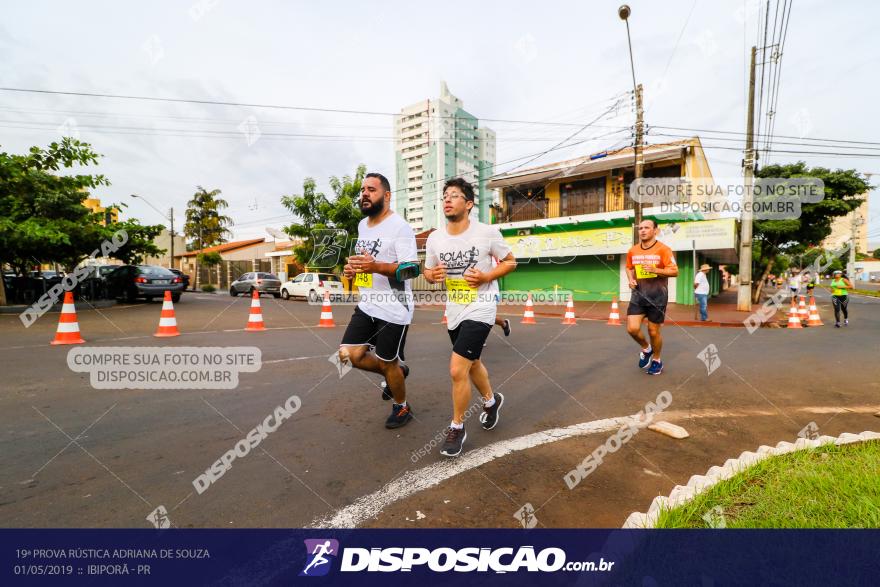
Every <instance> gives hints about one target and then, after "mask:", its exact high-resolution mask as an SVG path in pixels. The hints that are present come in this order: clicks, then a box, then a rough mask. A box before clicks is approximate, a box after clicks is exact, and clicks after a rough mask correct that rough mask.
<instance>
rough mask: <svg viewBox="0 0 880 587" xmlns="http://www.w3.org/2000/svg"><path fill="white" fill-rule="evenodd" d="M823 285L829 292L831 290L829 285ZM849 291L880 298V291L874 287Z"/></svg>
mask: <svg viewBox="0 0 880 587" xmlns="http://www.w3.org/2000/svg"><path fill="white" fill-rule="evenodd" d="M821 287H823V288H825V289H826V290H828V291H829V292H830V291H831V288H830V287H828V286H825V285H823V286H821ZM849 293H854V294H859V295H863V296H871V297H874V298H880V291H875V290H873V289H851V290H849Z"/></svg>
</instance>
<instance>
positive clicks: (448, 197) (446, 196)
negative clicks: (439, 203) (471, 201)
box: [440, 194, 465, 202]
mask: <svg viewBox="0 0 880 587" xmlns="http://www.w3.org/2000/svg"><path fill="white" fill-rule="evenodd" d="M440 199H441V200H443V201H444V202H445V201H446V200H450V201H451V200H463V199H465V197H464V196H462V195H461V194H443V197H442V198H440Z"/></svg>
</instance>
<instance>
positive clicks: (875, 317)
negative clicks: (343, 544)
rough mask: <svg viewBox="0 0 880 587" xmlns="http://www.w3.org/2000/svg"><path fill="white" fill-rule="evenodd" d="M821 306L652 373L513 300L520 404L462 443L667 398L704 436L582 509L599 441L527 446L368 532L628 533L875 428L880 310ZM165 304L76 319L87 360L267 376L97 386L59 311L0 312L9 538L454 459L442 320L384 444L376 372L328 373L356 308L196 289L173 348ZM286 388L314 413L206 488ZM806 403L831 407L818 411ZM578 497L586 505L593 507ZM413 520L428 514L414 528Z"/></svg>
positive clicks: (222, 509) (316, 503)
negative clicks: (729, 473) (722, 473)
mask: <svg viewBox="0 0 880 587" xmlns="http://www.w3.org/2000/svg"><path fill="white" fill-rule="evenodd" d="M817 297H818V298H819V303H820V306H821V313H822V317H823V319H824V320H825V323H826V326H825V327H822V328H809V329H804V330H802V331H787V330H785V329H761V330H759V331H757V332H755V333H754V334H751V335H750V334H748V333H747V331H746V330H745V329H732V328H727V329H711V328H681V327H669V328H667V329H666V330H665V340H666V343H665V344H666V346H665V350H664V358H665V362H666V372H665V373H664V374H663V375H661V376H659V377H649V376H647V375H645V374H643V373H642V372H640V371H639V370H638V369H637V368H636V366H635V361H636V353H637V349H636V346H635V344H634V343H632V341H631V340H629V338H628V337H627V336H626V334H625V332H624V330H623V329H622V328H621V327H617V328H615V327H609V326H606V325H604V324H602V323H597V322H586V321H584V322H580V323H579V324H577V325H576V326H573V327H565V326H562V325H560V324H559V323H558V322H557V321H555V320H550V319H547V318H545V319H539V322H540V324H538V325H536V326H523V325H520V324H519V318H518V316H521V308H518V307H513V308H505V309H503V312H505V313H509V314H510V317H511V319H512V321H513V325H514V331H513V334H512V335H511V337H510V338H508V339H505V338H504V337H503V335H502V333H501V332H500V329H498V328H495V329H493V335H492V336H491V337H490V341H489V344H488V347H487V348H486V349H485V351H484V355H483V357H484V362H485V364H486V366H487V368H488V369H489V372H490V376H491V379H492V381H493V384H494V386H495V390H496V391H500V392H501V393H503V394H504V395H505V397H506V401H505V407H504V411H503V416H502V420H501V423H500V424H499V426H498V428H496V429H495V430H493V431H491V432H486V431H483V430H481V429H480V428H479V426H478V424H477V422H476V419H474V421H472V422H469V423H468V431H469V436H468V442H467V445H466V449H468V450H473V449H477V450H479V449H480V448H481V447H485V446H488V445H489V444H491V443H494V442H501V441H508V440H512V439H515V438H518V437H522V436H524V435H528V434H532V433H536V432H541V431H545V430H548V429H552V428H556V427H564V426H570V425H573V424H578V423H583V422H589V421H594V420H599V419H603V418H609V417H616V416H626V415H630V414H634V413H636V412H638V411H639V410H640V409H642V408H643V407H644V406H645V404H646V402H648V401H649V400H654V399H655V398H656V397H657V396H658V394H659V393H660V392H661V391H664V390H667V391H669V392H670V393H671V394H672V398H673V400H672V404H671V406H670V408H669V410H670V412H674V419H675V418H677V419H676V421H677V422H678V423H680V424H682V425H684V426H685V427H686V428H689V429H690V430H691V431H692V438H690V439H688V440H685V441H672V440H671V439H668V438H666V437H663V436H660V435H658V434H656V433H653V432H643V433H642V434H640V435H639V437H638V438H636V439H635V440H633V444H632V447H630V446H627V447H624V448H623V449H622V450H621V451H620V454H619V457H620V458H616V459H614V460H613V462H611V461H612V460H611V459H609V464H608V465H607V466H603V467H602V468H600V472H601V473H602V474H603V475H611V476H612V478H611V479H610V480H608V481H607V482H604V483H593V482H592V481H591V483H590V484H586V483H585V484H584V486H583V487H582V488H580V489H582V490H583V491H584V493H583V494H580V496H581V497H578V495H579V494H578V493H577V492H576V491H575V492H568V491H567V490H566V489H565V486H564V484H562V482H561V474H562V473H564V471H565V470H567V469H568V468H571V467H573V466H574V465H575V464H576V463H577V462H579V461H580V459H581V458H583V456H584V455H585V454H586V453H588V452H589V451H590V450H592V449H593V448H594V447H595V446H596V443H597V442H603V441H604V437H607V435H608V434H607V432H606V433H604V434H598V435H595V437H592V436H587V437H582V438H579V439H574V440H566V441H563V442H560V443H557V444H548V445H544V446H542V447H540V448H535V449H531V450H522V451H518V452H516V453H515V454H512V455H511V456H509V457H499V458H496V459H491V460H490V462H487V463H486V464H485V465H482V466H480V467H477V468H474V469H472V470H468V471H462V472H461V474H450V475H449V476H448V479H446V480H444V481H442V482H438V484H437V485H436V486H434V487H432V488H427V489H426V490H425V491H422V492H418V493H415V494H413V495H410V496H407V497H406V498H405V499H401V500H400V501H399V502H396V503H393V504H389V505H388V507H386V508H385V509H384V510H383V511H382V512H380V513H379V514H378V515H377V516H376V517H374V518H372V519H370V520H366V521H364V522H361V523H364V524H371V525H378V526H406V525H410V524H414V523H425V524H430V525H438V526H444V525H449V526H454V525H458V526H462V525H463V526H510V525H511V524H515V520H514V519H513V518H512V514H513V513H514V511H515V510H516V507H517V504H519V503H522V502H523V501H526V500H531V501H532V502H534V503H535V506H536V507H537V506H538V504H539V503H542V504H543V503H550V504H551V505H553V509H555V513H554V514H549V513H548V512H549V510H550V509H551V508H550V507H547V508H546V509H545V513H544V514H541V516H542V524H546V525H552V526H590V525H619V524H621V523H622V522H623V520H624V519H625V517H626V515H627V514H628V513H629V511H632V510H633V509H638V505H639V504H643V505H644V507H647V503H648V502H644V499H646V498H648V497H650V496H651V494H653V495H656V494H657V493H656V492H662V491H666V492H668V491H669V489H671V487H672V486H673V485H674V483H683V482H686V481H687V477H688V476H689V475H690V474H694V473H704V472H705V469H706V468H707V462H708V465H711V464H718V463H716V462H711V459H716V458H720V457H721V455H727V456H726V457H724V458H727V457H729V456H736V455H737V454H738V453H739V452H741V451H742V450H750V449H754V448H755V446H753V445H752V444H749V443H754V442H757V441H761V442H770V441H772V443H775V442H776V441H778V440H783V439H788V440H791V439H792V438H793V437H795V436H796V435H797V433H798V431H799V430H800V429H801V428H802V427H803V426H805V425H807V424H808V423H809V422H810V421H811V420H815V421H816V422H817V423H818V424H819V425H820V433H823V434H824V433H828V434H831V433H835V434H839V433H840V432H843V431H850V432H852V431H855V432H860V431H862V430H867V429H875V430H880V420H878V419H877V418H874V417H873V415H872V414H873V412H872V411H871V409H872V406H874V407H876V409H875V410H873V411H877V410H880V383H878V370H877V368H876V357H877V356H878V350H880V348H878V347H880V343H878V338H877V332H878V327H880V307H878V306H880V300H875V299H870V298H854V299H853V300H852V302H851V304H850V310H851V318H852V320H851V325H850V326H849V327H848V328H846V329H839V330H836V329H834V328H832V327H830V326H828V324H829V323H831V322H832V319H831V314H830V304H829V303H828V300H827V294H826V293H824V292H819V293H818V295H817ZM160 305H161V304H160V303H159V302H154V303H151V304H145V303H141V304H135V305H130V306H128V305H119V306H115V307H112V308H108V309H105V310H101V311H82V312H80V313H79V323H80V327H81V330H82V333H83V337H84V338H85V339H86V340H87V344H88V346H132V347H136V346H150V347H152V346H224V347H231V346H257V347H259V348H260V349H261V351H262V358H263V366H262V368H261V369H260V371H259V372H257V373H246V374H242V375H241V380H240V384H239V386H238V387H237V388H236V389H233V390H173V391H168V390H98V389H94V388H93V387H92V386H91V385H90V383H89V379H88V375H86V374H83V373H74V372H72V371H71V370H70V369H69V368H68V367H67V362H66V357H67V353H68V351H69V350H70V349H71V348H73V347H61V346H54V347H53V346H50V345H49V344H48V342H49V341H50V340H51V339H52V337H53V335H54V331H55V326H56V323H57V318H58V315H57V314H49V315H46V316H44V317H43V318H41V319H40V320H38V321H37V322H36V324H34V325H33V326H31V327H30V328H28V329H25V328H23V327H22V325H21V323H20V322H19V321H18V318H17V317H16V316H13V315H0V335H2V336H0V361H2V366H3V369H2V373H3V376H2V391H0V414H2V415H0V422H2V431H3V434H2V437H0V442H2V450H0V496H2V497H0V524H2V525H3V526H6V527H82V526H85V527H144V526H148V525H149V523H148V522H147V520H146V517H147V515H148V514H150V513H151V512H152V511H153V510H154V508H156V507H157V506H160V505H162V506H164V507H165V508H166V510H167V511H168V512H169V514H168V515H169V518H170V519H171V521H172V523H173V524H174V525H175V526H178V527H301V526H304V525H308V524H310V523H312V522H313V521H315V520H320V519H326V518H328V517H329V516H332V515H333V514H334V513H336V512H338V511H340V510H341V509H343V508H346V507H348V506H351V504H352V503H354V502H356V500H358V498H361V497H362V496H366V495H370V494H373V493H375V492H377V491H380V490H381V489H382V488H383V486H385V484H387V483H389V482H391V481H393V480H394V479H400V478H401V476H402V475H405V474H406V473H407V472H413V471H420V470H422V468H423V467H426V466H430V465H433V464H435V463H437V462H439V461H441V460H442V459H443V457H441V456H439V455H438V454H437V449H434V450H433V451H429V454H427V455H424V456H418V454H417V451H419V449H421V448H423V447H425V445H426V443H429V442H430V440H431V439H432V438H434V437H436V436H437V435H438V434H441V433H442V431H443V429H444V428H445V427H446V426H447V424H448V421H449V418H450V409H451V406H450V384H449V377H448V362H449V353H450V345H449V339H448V336H447V335H446V333H445V328H444V326H442V325H440V324H439V321H440V317H441V313H440V312H439V311H438V310H436V309H433V310H432V309H420V310H418V311H417V312H416V319H415V321H414V324H413V326H412V327H411V329H410V333H409V335H408V342H407V348H406V356H407V363H408V364H409V365H410V367H411V369H412V374H411V376H410V378H409V379H408V390H409V401H410V404H411V405H412V407H413V411H414V414H415V416H416V420H415V421H414V422H411V423H410V424H409V425H407V426H406V427H404V428H402V429H400V430H396V431H390V430H386V429H385V428H384V425H383V424H384V420H385V418H386V416H387V414H388V411H389V410H390V405H389V404H388V403H387V402H383V401H381V400H380V397H379V390H378V382H379V377H378V376H375V375H372V374H364V373H361V372H359V371H356V370H354V371H351V372H349V373H347V374H346V375H345V376H344V377H342V378H340V377H339V374H338V372H337V370H336V367H335V366H334V365H332V364H331V363H330V362H328V357H329V356H330V355H331V354H332V353H334V352H335V349H336V348H337V345H338V342H339V340H340V338H341V336H342V333H343V331H344V325H345V324H346V323H347V321H348V316H349V315H350V311H351V308H346V307H340V306H335V307H334V317H335V320H336V324H337V327H336V328H333V329H319V328H314V326H315V325H316V324H317V322H318V317H319V314H320V308H319V307H315V306H310V305H308V304H306V303H304V302H301V301H299V302H298V301H287V302H285V301H282V300H275V299H272V298H266V297H264V298H262V305H263V314H264V318H265V321H266V326H267V327H268V330H267V331H264V332H259V333H252V332H245V331H244V330H243V328H244V326H245V324H246V322H247V316H248V307H249V305H250V301H249V300H248V299H244V298H237V299H231V298H229V297H228V296H224V295H201V294H187V295H185V296H184V299H183V301H182V302H181V303H179V304H177V305H176V312H177V321H178V324H179V327H180V330H181V332H182V333H183V334H182V336H180V337H177V338H171V339H162V338H154V337H153V336H152V333H153V332H154V331H155V330H156V326H157V324H158V320H159V311H160ZM708 345H715V347H716V349H717V357H718V359H719V360H720V366H719V367H717V369H716V370H714V372H712V373H711V374H708V369H707V366H706V365H705V364H704V362H703V361H702V360H700V358H698V354H700V353H701V352H703V350H704V349H705V348H706V347H707V346H708ZM81 346H82V345H80V347H81ZM294 394H295V395H297V396H298V397H299V398H300V399H301V401H302V407H301V408H300V410H299V411H298V412H297V413H295V414H294V415H293V416H292V417H291V418H290V419H289V420H287V421H285V422H284V423H283V424H282V425H281V426H280V427H279V428H278V429H277V430H276V431H275V432H273V433H271V434H270V435H268V436H267V437H266V438H265V440H263V442H262V443H261V444H260V446H259V448H258V449H255V450H253V451H252V452H250V454H248V455H247V456H246V457H242V458H239V459H237V460H236V461H235V462H234V464H233V466H232V468H231V469H230V470H228V471H227V472H226V473H225V474H224V475H223V476H222V477H221V478H219V479H218V480H217V481H216V483H214V484H213V485H211V486H210V487H209V488H208V489H207V490H206V491H205V492H204V493H202V494H198V493H196V491H195V490H194V488H193V484H192V482H193V479H194V478H195V477H197V476H198V475H200V474H201V473H203V472H205V470H206V469H208V468H209V467H210V466H211V464H212V463H213V462H215V461H216V460H218V459H219V458H220V457H221V455H223V454H224V453H226V452H227V451H229V450H230V449H233V447H234V445H235V444H236V443H237V442H238V441H239V440H241V439H243V438H245V435H246V434H247V432H248V431H250V430H251V429H252V428H254V427H255V426H257V424H258V423H260V422H262V421H264V419H265V418H266V417H267V416H268V415H270V414H272V413H273V411H274V410H275V409H276V407H277V406H279V405H283V404H284V402H285V401H286V400H287V399H288V398H289V397H290V396H291V395H294ZM474 397H475V398H476V394H475V396H474ZM804 406H825V407H827V408H828V409H829V410H831V411H828V412H824V413H823V414H821V415H818V416H815V415H814V416H811V415H810V413H805V412H804V411H803V410H802V409H801V408H803V407H804ZM846 410H850V411H846ZM706 414H709V416H706ZM712 414H715V416H714V418H715V419H714V420H713V419H712V417H711V416H712ZM730 414H741V415H740V416H737V417H732V416H730ZM749 414H754V417H749ZM836 414H840V415H839V416H837V415H836ZM820 420H821V421H820ZM854 427H855V428H858V429H857V430H854V429H853V428H854ZM774 439H775V440H774ZM675 442H679V443H687V444H679V445H675V444H673V443H675ZM652 451H653V452H652ZM652 459H656V460H655V461H652ZM723 460H724V459H723V458H722V459H721V461H722V462H723ZM652 462H653V465H652V464H651V463H652ZM672 463H674V465H673V464H672ZM453 466H454V464H448V465H441V467H446V468H447V469H448V468H449V467H453ZM444 470H445V469H444ZM606 470H607V472H605V471H606ZM645 470H648V471H650V472H651V473H645V472H644V471H645ZM447 472H448V471H447ZM682 477H683V478H682ZM646 480H647V481H646ZM561 490H562V491H561ZM584 500H587V502H589V503H591V504H594V505H593V506H592V507H590V508H585V507H583V504H584V503H585V501H584ZM590 500H592V501H590ZM444 502H445V503H444ZM447 506H448V507H447ZM557 506H558V507H557ZM417 512H418V513H422V512H429V514H430V515H428V516H425V514H424V513H422V516H423V518H425V519H424V522H420V520H422V518H419V517H418V513H417ZM476 512H479V513H478V514H477V513H476ZM408 518H409V519H408Z"/></svg>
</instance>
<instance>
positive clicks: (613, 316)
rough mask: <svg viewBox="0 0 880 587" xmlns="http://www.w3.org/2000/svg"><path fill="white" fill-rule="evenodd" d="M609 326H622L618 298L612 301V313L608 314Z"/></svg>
mask: <svg viewBox="0 0 880 587" xmlns="http://www.w3.org/2000/svg"><path fill="white" fill-rule="evenodd" d="M606 324H608V325H609V326H620V308H618V307H617V298H612V299H611V313H610V314H608V322H606Z"/></svg>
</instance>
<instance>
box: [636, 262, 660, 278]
mask: <svg viewBox="0 0 880 587" xmlns="http://www.w3.org/2000/svg"><path fill="white" fill-rule="evenodd" d="M635 267H636V279H648V278H651V277H657V274H656V273H651V272H650V271H645V269H644V268H643V267H642V265H641V263H638V264H636V266H635Z"/></svg>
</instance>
